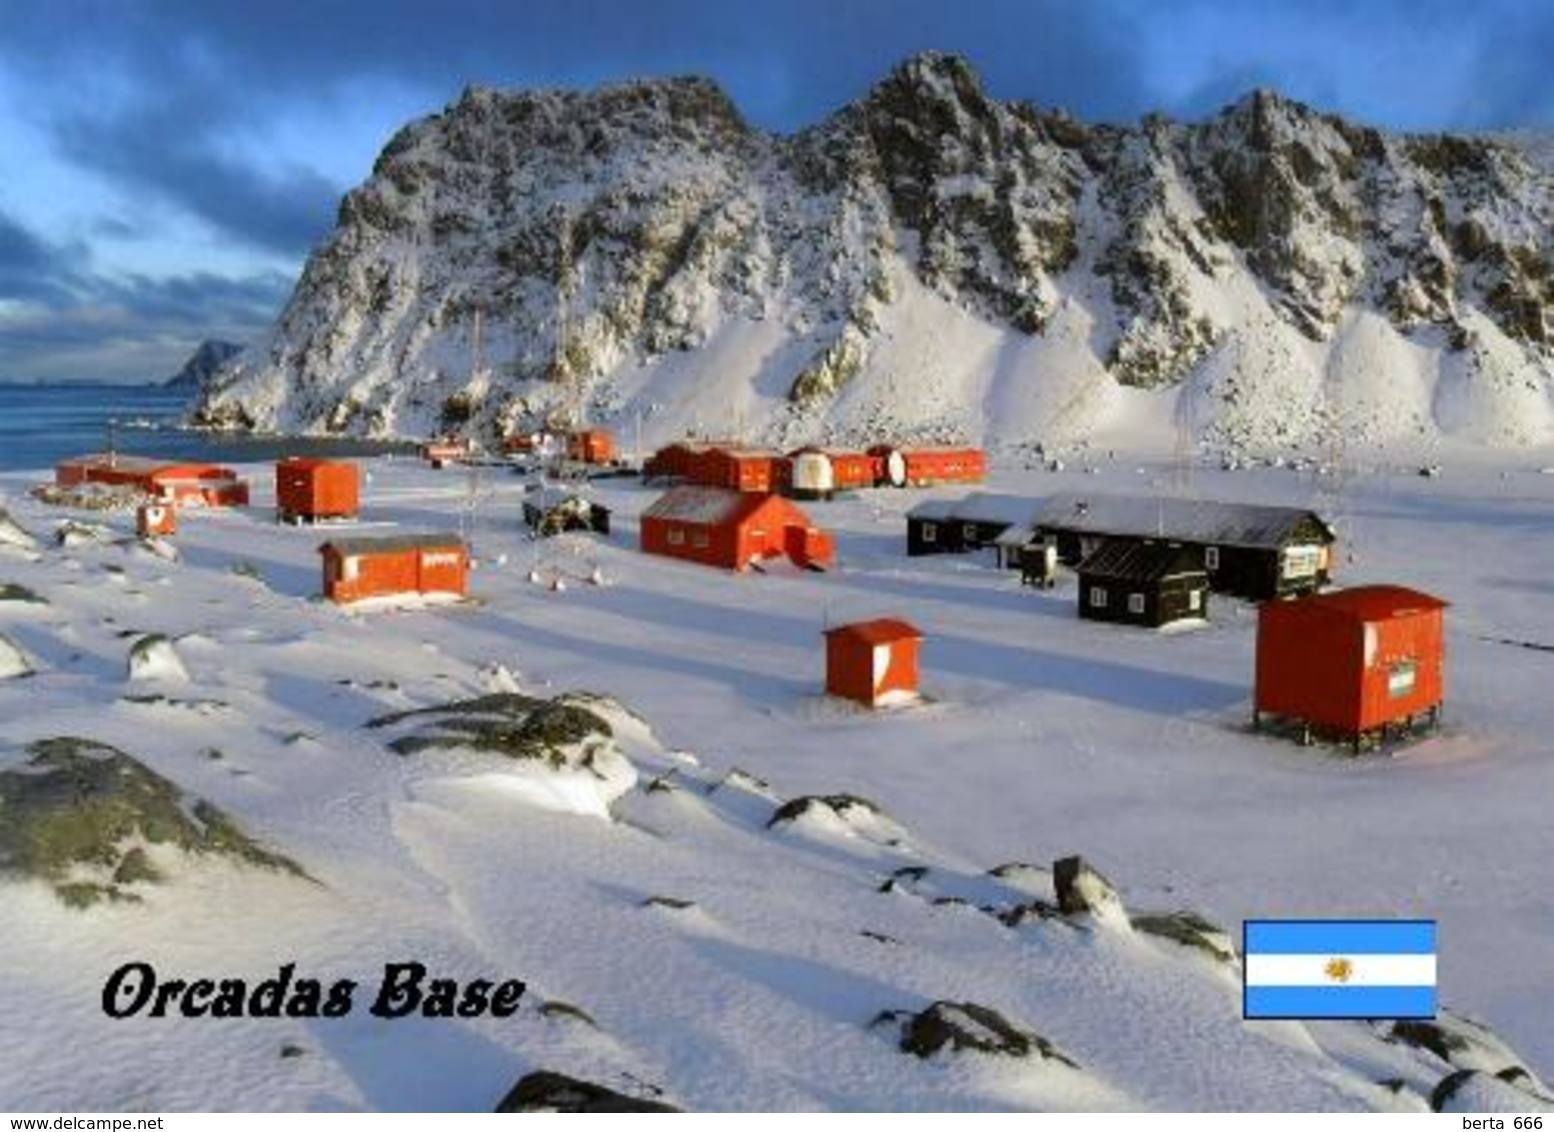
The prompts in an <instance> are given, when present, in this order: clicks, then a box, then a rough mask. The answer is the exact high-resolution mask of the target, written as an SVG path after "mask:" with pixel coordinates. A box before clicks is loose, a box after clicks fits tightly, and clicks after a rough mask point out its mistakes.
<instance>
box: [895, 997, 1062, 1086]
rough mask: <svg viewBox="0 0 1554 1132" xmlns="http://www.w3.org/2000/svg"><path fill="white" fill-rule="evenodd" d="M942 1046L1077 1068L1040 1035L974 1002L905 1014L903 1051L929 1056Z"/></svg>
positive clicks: (941, 1004) (937, 1005)
mask: <svg viewBox="0 0 1554 1132" xmlns="http://www.w3.org/2000/svg"><path fill="white" fill-rule="evenodd" d="M946 1048H948V1049H949V1050H950V1051H951V1052H952V1053H960V1052H966V1051H970V1052H974V1053H993V1054H1003V1055H1006V1056H1009V1057H1039V1058H1042V1059H1043V1060H1053V1061H1060V1062H1062V1063H1063V1064H1064V1065H1068V1066H1070V1067H1071V1068H1074V1069H1077V1068H1079V1064H1078V1062H1076V1061H1074V1059H1073V1058H1071V1057H1069V1056H1068V1055H1067V1054H1065V1053H1063V1052H1062V1051H1061V1050H1059V1049H1058V1048H1057V1047H1056V1046H1054V1045H1053V1044H1052V1043H1051V1042H1049V1041H1048V1040H1047V1039H1046V1038H1044V1037H1042V1036H1041V1035H1040V1034H1037V1033H1034V1032H1033V1031H1031V1030H1027V1029H1025V1028H1023V1027H1020V1026H1016V1025H1015V1024H1014V1023H1013V1022H1010V1021H1009V1020H1008V1019H1007V1018H1005V1017H1004V1016H1003V1015H1002V1014H1000V1013H999V1012H998V1011H996V1010H994V1009H992V1008H991V1007H988V1006H981V1005H978V1004H977V1003H975V1002H942V1001H941V1002H935V1003H933V1004H932V1005H930V1006H928V1007H927V1008H926V1009H924V1010H921V1011H919V1012H918V1013H916V1014H910V1015H908V1016H907V1017H906V1020H905V1021H904V1022H903V1023H902V1026H901V1050H902V1052H903V1053H910V1054H915V1055H916V1056H918V1057H932V1056H934V1054H936V1053H938V1052H939V1051H940V1050H943V1049H946Z"/></svg>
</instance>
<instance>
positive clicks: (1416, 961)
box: [1241, 920, 1435, 1019]
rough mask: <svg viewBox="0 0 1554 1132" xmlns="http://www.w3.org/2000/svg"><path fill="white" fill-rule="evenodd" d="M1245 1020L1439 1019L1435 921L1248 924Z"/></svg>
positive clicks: (1245, 936) (1244, 942)
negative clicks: (1436, 992) (1436, 1015)
mask: <svg viewBox="0 0 1554 1132" xmlns="http://www.w3.org/2000/svg"><path fill="white" fill-rule="evenodd" d="M1241 954H1242V955H1243V956H1244V957H1245V959H1244V963H1243V968H1242V971H1243V975H1242V1006H1241V1014H1242V1016H1243V1017H1245V1018H1302V1019H1304V1018H1434V1017H1435V921H1434V920H1247V921H1246V922H1245V923H1244V924H1243V925H1242V948H1241Z"/></svg>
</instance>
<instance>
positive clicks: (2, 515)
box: [0, 507, 38, 550]
mask: <svg viewBox="0 0 1554 1132" xmlns="http://www.w3.org/2000/svg"><path fill="white" fill-rule="evenodd" d="M0 546H9V547H14V548H15V549H17V550H36V549H38V540H37V539H36V538H34V537H33V535H32V533H31V532H30V531H28V530H27V529H26V528H24V527H23V526H22V525H21V524H20V523H18V522H17V521H16V520H15V519H13V518H12V517H11V513H10V512H9V511H7V510H6V509H5V508H4V507H0Z"/></svg>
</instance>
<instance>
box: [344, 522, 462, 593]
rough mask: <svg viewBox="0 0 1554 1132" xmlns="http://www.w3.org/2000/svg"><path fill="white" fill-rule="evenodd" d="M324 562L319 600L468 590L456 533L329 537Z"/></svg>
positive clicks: (459, 542)
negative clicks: (320, 598)
mask: <svg viewBox="0 0 1554 1132" xmlns="http://www.w3.org/2000/svg"><path fill="white" fill-rule="evenodd" d="M318 552H319V553H320V554H321V555H323V558H324V596H325V597H327V598H328V599H329V600H330V601H336V602H340V603H341V604H345V603H347V602H353V601H361V600H362V599H363V598H370V597H404V596H407V595H411V594H453V595H456V596H458V597H463V596H464V595H465V593H466V592H468V578H469V551H468V549H467V548H466V547H465V545H464V543H463V540H461V539H460V538H459V537H458V536H457V535H445V534H438V535H394V536H389V537H379V538H340V539H330V540H329V541H328V542H326V543H324V545H323V546H321V547H319V548H318Z"/></svg>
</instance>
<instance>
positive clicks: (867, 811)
mask: <svg viewBox="0 0 1554 1132" xmlns="http://www.w3.org/2000/svg"><path fill="white" fill-rule="evenodd" d="M817 809H818V810H824V811H829V812H830V813H831V814H833V815H835V816H836V817H838V818H840V819H841V820H842V821H844V822H845V821H847V820H849V818H850V817H854V816H867V817H878V816H880V815H881V814H883V813H884V811H883V810H881V809H880V808H879V806H877V805H875V804H874V803H873V802H871V801H869V800H868V799H867V798H860V797H858V796H857V795H856V794H824V795H818V794H806V795H803V796H802V797H798V798H790V799H789V800H788V801H786V802H784V803H783V804H782V805H780V806H778V807H777V809H776V810H775V811H773V813H772V816H771V818H770V819H768V821H767V823H766V827H767V828H768V829H770V828H772V827H773V826H777V825H781V824H783V823H784V822H791V821H796V820H798V819H799V818H801V817H803V816H804V815H805V814H807V813H810V812H811V811H812V810H817Z"/></svg>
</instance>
